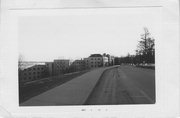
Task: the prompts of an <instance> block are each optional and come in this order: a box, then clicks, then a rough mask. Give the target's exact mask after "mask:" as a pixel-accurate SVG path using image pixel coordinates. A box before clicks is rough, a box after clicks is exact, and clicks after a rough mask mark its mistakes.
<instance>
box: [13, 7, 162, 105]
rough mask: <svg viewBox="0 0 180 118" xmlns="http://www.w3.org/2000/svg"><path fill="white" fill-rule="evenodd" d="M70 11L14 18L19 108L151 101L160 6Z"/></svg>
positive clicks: (154, 79)
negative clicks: (16, 21) (16, 35)
mask: <svg viewBox="0 0 180 118" xmlns="http://www.w3.org/2000/svg"><path fill="white" fill-rule="evenodd" d="M111 9H118V10H116V12H110V11H109V10H111ZM76 11H77V9H74V11H73V12H72V11H71V12H70V11H68V10H67V13H66V14H59V15H51V16H47V15H37V16H29V15H28V16H21V17H19V20H18V62H17V63H18V87H19V89H18V91H19V95H18V96H19V106H20V107H26V106H66V105H67V106H68V105H84V106H89V105H137V104H144V105H146V104H156V76H155V75H156V73H155V67H156V63H155V58H156V55H155V47H156V46H155V44H156V41H157V40H158V37H159V35H160V28H161V24H160V21H161V20H160V18H161V15H160V14H161V12H160V10H159V9H156V8H107V9H105V8H101V9H82V10H81V11H82V12H76Z"/></svg>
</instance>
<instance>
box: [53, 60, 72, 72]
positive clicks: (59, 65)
mask: <svg viewBox="0 0 180 118" xmlns="http://www.w3.org/2000/svg"><path fill="white" fill-rule="evenodd" d="M69 66H70V60H68V59H59V60H54V62H53V75H60V74H63V73H65V72H66V71H67V69H69Z"/></svg>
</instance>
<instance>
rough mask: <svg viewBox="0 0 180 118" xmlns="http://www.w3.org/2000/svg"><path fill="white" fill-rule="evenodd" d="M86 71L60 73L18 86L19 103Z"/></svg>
mask: <svg viewBox="0 0 180 118" xmlns="http://www.w3.org/2000/svg"><path fill="white" fill-rule="evenodd" d="M86 72H87V71H83V72H79V73H74V74H69V75H60V76H56V77H49V78H46V79H42V80H40V81H37V82H33V83H30V84H26V85H23V86H22V85H21V86H19V103H22V102H24V101H26V100H29V99H30V98H32V97H34V96H37V95H39V94H41V93H43V92H46V91H48V90H49V89H52V88H54V87H56V86H60V85H61V84H64V83H66V82H68V81H70V80H72V79H74V78H76V77H78V76H80V75H82V74H84V73H86Z"/></svg>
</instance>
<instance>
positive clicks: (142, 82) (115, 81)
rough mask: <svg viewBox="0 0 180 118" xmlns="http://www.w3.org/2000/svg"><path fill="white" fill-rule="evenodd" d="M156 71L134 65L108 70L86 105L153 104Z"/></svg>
mask: <svg viewBox="0 0 180 118" xmlns="http://www.w3.org/2000/svg"><path fill="white" fill-rule="evenodd" d="M153 103H155V71H154V70H151V69H144V68H137V67H134V66H120V67H116V68H112V69H109V70H106V71H105V72H104V73H103V75H102V76H101V78H100V80H99V82H98V83H97V85H96V87H95V88H94V90H93V92H92V93H91V94H90V96H89V98H88V99H87V101H86V103H85V104H86V105H111V104H153Z"/></svg>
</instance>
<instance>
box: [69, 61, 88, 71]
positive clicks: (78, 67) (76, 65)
mask: <svg viewBox="0 0 180 118" xmlns="http://www.w3.org/2000/svg"><path fill="white" fill-rule="evenodd" d="M71 68H72V69H73V70H74V71H82V70H84V69H85V60H82V59H81V60H75V61H73V63H72V64H71Z"/></svg>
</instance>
